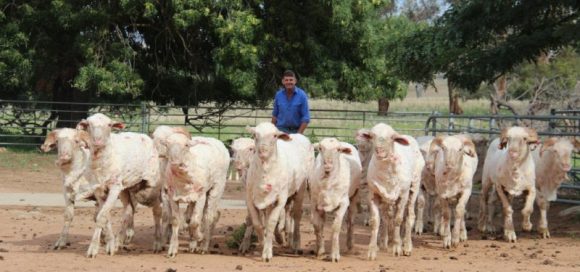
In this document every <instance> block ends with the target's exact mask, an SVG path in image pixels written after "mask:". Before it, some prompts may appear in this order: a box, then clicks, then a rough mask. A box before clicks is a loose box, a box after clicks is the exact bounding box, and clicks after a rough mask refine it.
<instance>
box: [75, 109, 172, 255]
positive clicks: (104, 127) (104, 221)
mask: <svg viewBox="0 0 580 272" xmlns="http://www.w3.org/2000/svg"><path fill="white" fill-rule="evenodd" d="M124 127H125V125H124V124H123V123H121V122H113V121H112V120H111V119H110V118H109V117H107V116H105V115H104V114H101V113H97V114H94V115H91V116H90V117H89V118H87V119H86V120H82V121H81V122H79V123H78V125H77V129H82V130H86V131H88V134H89V136H90V137H89V138H90V151H91V158H90V166H89V169H88V170H89V176H90V177H91V180H92V183H97V184H99V185H100V188H101V189H102V191H105V192H106V197H105V200H104V202H103V203H100V207H101V208H100V210H99V212H98V214H97V216H96V227H95V232H94V234H93V237H92V240H91V242H90V245H89V248H88V250H87V256H88V257H91V258H92V257H96V256H97V254H98V252H99V246H100V240H101V233H102V231H103V229H105V230H106V231H107V234H108V235H106V237H107V244H106V252H107V253H108V254H110V255H113V254H115V251H116V250H117V247H118V246H119V245H120V244H122V243H127V242H128V241H130V239H131V237H132V234H133V230H132V228H131V227H132V223H133V215H134V213H135V206H136V204H137V203H141V204H144V205H146V206H149V207H152V209H153V217H154V223H155V241H154V244H153V251H154V252H159V251H161V249H162V248H163V245H162V241H161V216H162V214H161V213H162V211H161V209H162V208H161V187H162V186H161V183H160V182H159V155H158V153H157V150H156V148H155V146H154V143H153V140H152V139H151V138H149V136H147V135H144V134H139V133H131V132H124V133H119V134H112V133H111V130H112V129H122V128H124ZM118 198H120V199H121V202H122V203H123V207H124V211H123V223H122V226H121V230H120V231H119V233H118V235H117V241H115V235H114V234H113V230H112V228H111V227H110V226H111V224H110V221H111V214H110V212H111V209H112V208H113V207H114V205H115V202H116V201H117V199H118ZM97 199H100V198H97Z"/></svg>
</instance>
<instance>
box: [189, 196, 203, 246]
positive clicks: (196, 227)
mask: <svg viewBox="0 0 580 272" xmlns="http://www.w3.org/2000/svg"><path fill="white" fill-rule="evenodd" d="M206 199H207V196H206V195H205V194H202V195H201V196H200V197H199V198H198V199H197V201H196V202H195V206H194V208H193V214H192V215H191V219H190V221H189V252H191V253H194V252H196V253H201V254H205V253H206V252H204V251H203V248H198V243H199V242H201V240H202V239H203V231H204V230H203V228H204V225H203V224H204V223H205V222H203V214H204V210H205V208H206V206H205V205H206V204H205V203H206ZM190 204H192V203H190Z"/></svg>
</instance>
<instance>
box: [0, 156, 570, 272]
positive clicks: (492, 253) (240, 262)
mask: <svg viewBox="0 0 580 272" xmlns="http://www.w3.org/2000/svg"><path fill="white" fill-rule="evenodd" d="M35 169H36V170H34V171H30V169H25V170H17V169H13V168H0V193H16V192H19V193H21V192H37V193H40V192H43V193H60V192H61V185H60V181H59V176H58V175H59V174H58V172H57V171H56V170H55V169H54V168H53V167H51V165H50V164H46V165H41V166H40V167H37V168H35ZM242 192H243V190H242V187H241V184H239V183H237V182H230V183H229V184H228V187H227V189H226V193H225V194H224V198H227V199H243V193H242ZM476 201H477V197H476V196H473V197H472V199H471V200H470V207H469V210H470V211H471V214H472V215H474V216H475V214H476V213H477V205H476ZM516 206H519V207H520V209H521V203H517V205H516ZM568 207H570V206H568V205H553V206H552V209H551V210H550V220H549V223H550V229H551V234H552V238H551V239H540V238H539V236H538V235H537V234H536V233H534V232H532V233H522V232H521V231H518V242H517V243H514V244H509V243H506V242H504V241H503V240H501V239H493V240H482V239H481V235H480V234H479V232H478V231H477V230H476V227H475V223H476V222H475V218H473V219H469V220H468V221H467V223H468V230H469V240H468V241H467V242H466V243H464V244H461V245H460V246H459V247H458V248H456V249H452V250H445V249H443V248H442V241H441V240H440V239H439V238H438V237H436V236H434V235H431V234H424V235H422V236H414V238H413V244H414V250H413V254H412V256H410V257H393V256H392V253H391V252H390V250H388V251H387V250H382V251H381V252H380V253H379V255H378V258H377V261H367V260H366V251H367V245H368V241H369V228H368V227H365V226H363V225H362V223H361V222H362V216H361V215H359V216H358V217H357V224H356V229H355V248H354V250H353V251H352V252H345V249H346V246H345V244H346V243H345V241H344V237H342V236H341V248H342V249H344V250H342V251H341V254H342V258H341V261H340V262H339V263H331V262H328V261H324V260H318V259H317V258H316V257H315V255H314V254H313V249H314V244H315V237H314V235H313V228H312V225H311V224H310V222H309V219H308V218H309V216H308V214H309V213H308V212H307V211H306V212H305V214H304V216H303V218H302V222H301V226H302V227H301V233H302V249H303V250H302V252H300V253H301V254H291V253H289V252H288V251H287V250H285V249H283V248H280V247H278V246H275V249H274V252H275V253H274V259H273V261H272V262H270V263H263V262H262V261H261V258H260V256H261V254H260V253H261V251H260V249H259V248H258V249H257V250H255V251H254V253H252V254H248V255H246V256H241V255H238V254H237V252H236V251H235V250H232V249H229V248H228V247H227V246H226V240H227V239H229V238H230V237H231V234H232V232H233V231H234V230H235V229H237V228H238V227H239V226H240V225H241V224H242V223H243V222H244V218H245V216H246V212H245V211H243V210H223V211H221V213H222V215H221V218H220V221H219V222H218V225H217V228H216V231H215V233H214V240H213V242H212V246H211V253H210V254H207V255H198V254H192V253H187V252H186V249H187V236H186V235H181V237H180V242H181V243H180V252H179V254H178V255H177V257H176V258H174V259H168V258H166V257H165V255H164V254H154V253H153V251H152V243H153V222H152V215H151V212H150V211H149V210H147V209H146V208H144V207H139V208H138V210H137V215H136V217H135V220H136V221H135V229H136V235H135V239H134V240H133V243H132V244H131V245H129V246H128V247H127V248H126V249H122V250H121V251H120V252H118V253H117V255H115V256H107V255H105V254H104V247H101V252H100V254H99V255H98V257H97V258H96V259H88V258H86V257H85V252H86V250H87V247H88V243H89V241H90V239H91V236H92V233H93V223H92V219H91V217H92V213H93V209H91V208H78V209H77V210H76V215H75V220H74V222H73V226H72V227H71V232H70V239H69V240H70V246H69V247H67V248H65V249H62V250H59V251H54V250H52V249H51V246H52V244H53V243H54V242H55V241H56V240H57V238H58V235H59V233H60V231H61V227H62V222H63V217H62V208H58V207H50V208H47V207H34V206H0V225H1V226H2V227H1V228H0V271H96V270H108V271H151V272H159V271H161V272H164V271H239V270H242V271H379V272H384V271H436V272H439V271H580V254H579V253H578V252H580V217H578V216H569V217H559V216H558V212H559V211H560V210H562V209H565V208H568ZM516 210H517V211H519V209H517V208H516ZM119 212H120V210H119V209H116V210H114V214H115V216H114V218H115V219H116V220H115V223H116V224H115V226H117V223H118V221H119ZM537 215H538V212H537V209H536V211H535V212H534V217H533V221H532V222H533V223H534V224H535V223H536V222H537ZM520 220H521V216H520V215H519V212H517V213H516V216H515V221H516V222H517V223H518V224H517V225H516V229H517V230H521V227H520V225H519V222H520ZM327 221H328V220H327ZM498 225H499V222H498ZM115 229H117V228H115ZM325 230H326V234H325V238H326V241H327V242H326V249H327V250H326V251H327V252H329V251H330V242H329V241H328V237H329V230H330V227H329V224H327V227H326V228H325ZM343 233H344V232H343ZM500 238H501V237H500Z"/></svg>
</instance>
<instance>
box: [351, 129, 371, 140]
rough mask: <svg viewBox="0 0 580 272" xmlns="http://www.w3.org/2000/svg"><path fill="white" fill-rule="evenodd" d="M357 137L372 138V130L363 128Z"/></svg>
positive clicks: (361, 138)
mask: <svg viewBox="0 0 580 272" xmlns="http://www.w3.org/2000/svg"><path fill="white" fill-rule="evenodd" d="M355 138H356V139H358V140H370V139H371V138H372V137H371V132H370V130H368V129H366V128H361V129H359V130H358V131H357V132H356V135H355Z"/></svg>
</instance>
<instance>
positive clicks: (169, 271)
mask: <svg viewBox="0 0 580 272" xmlns="http://www.w3.org/2000/svg"><path fill="white" fill-rule="evenodd" d="M165 272H177V269H173V268H167V270H165Z"/></svg>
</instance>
